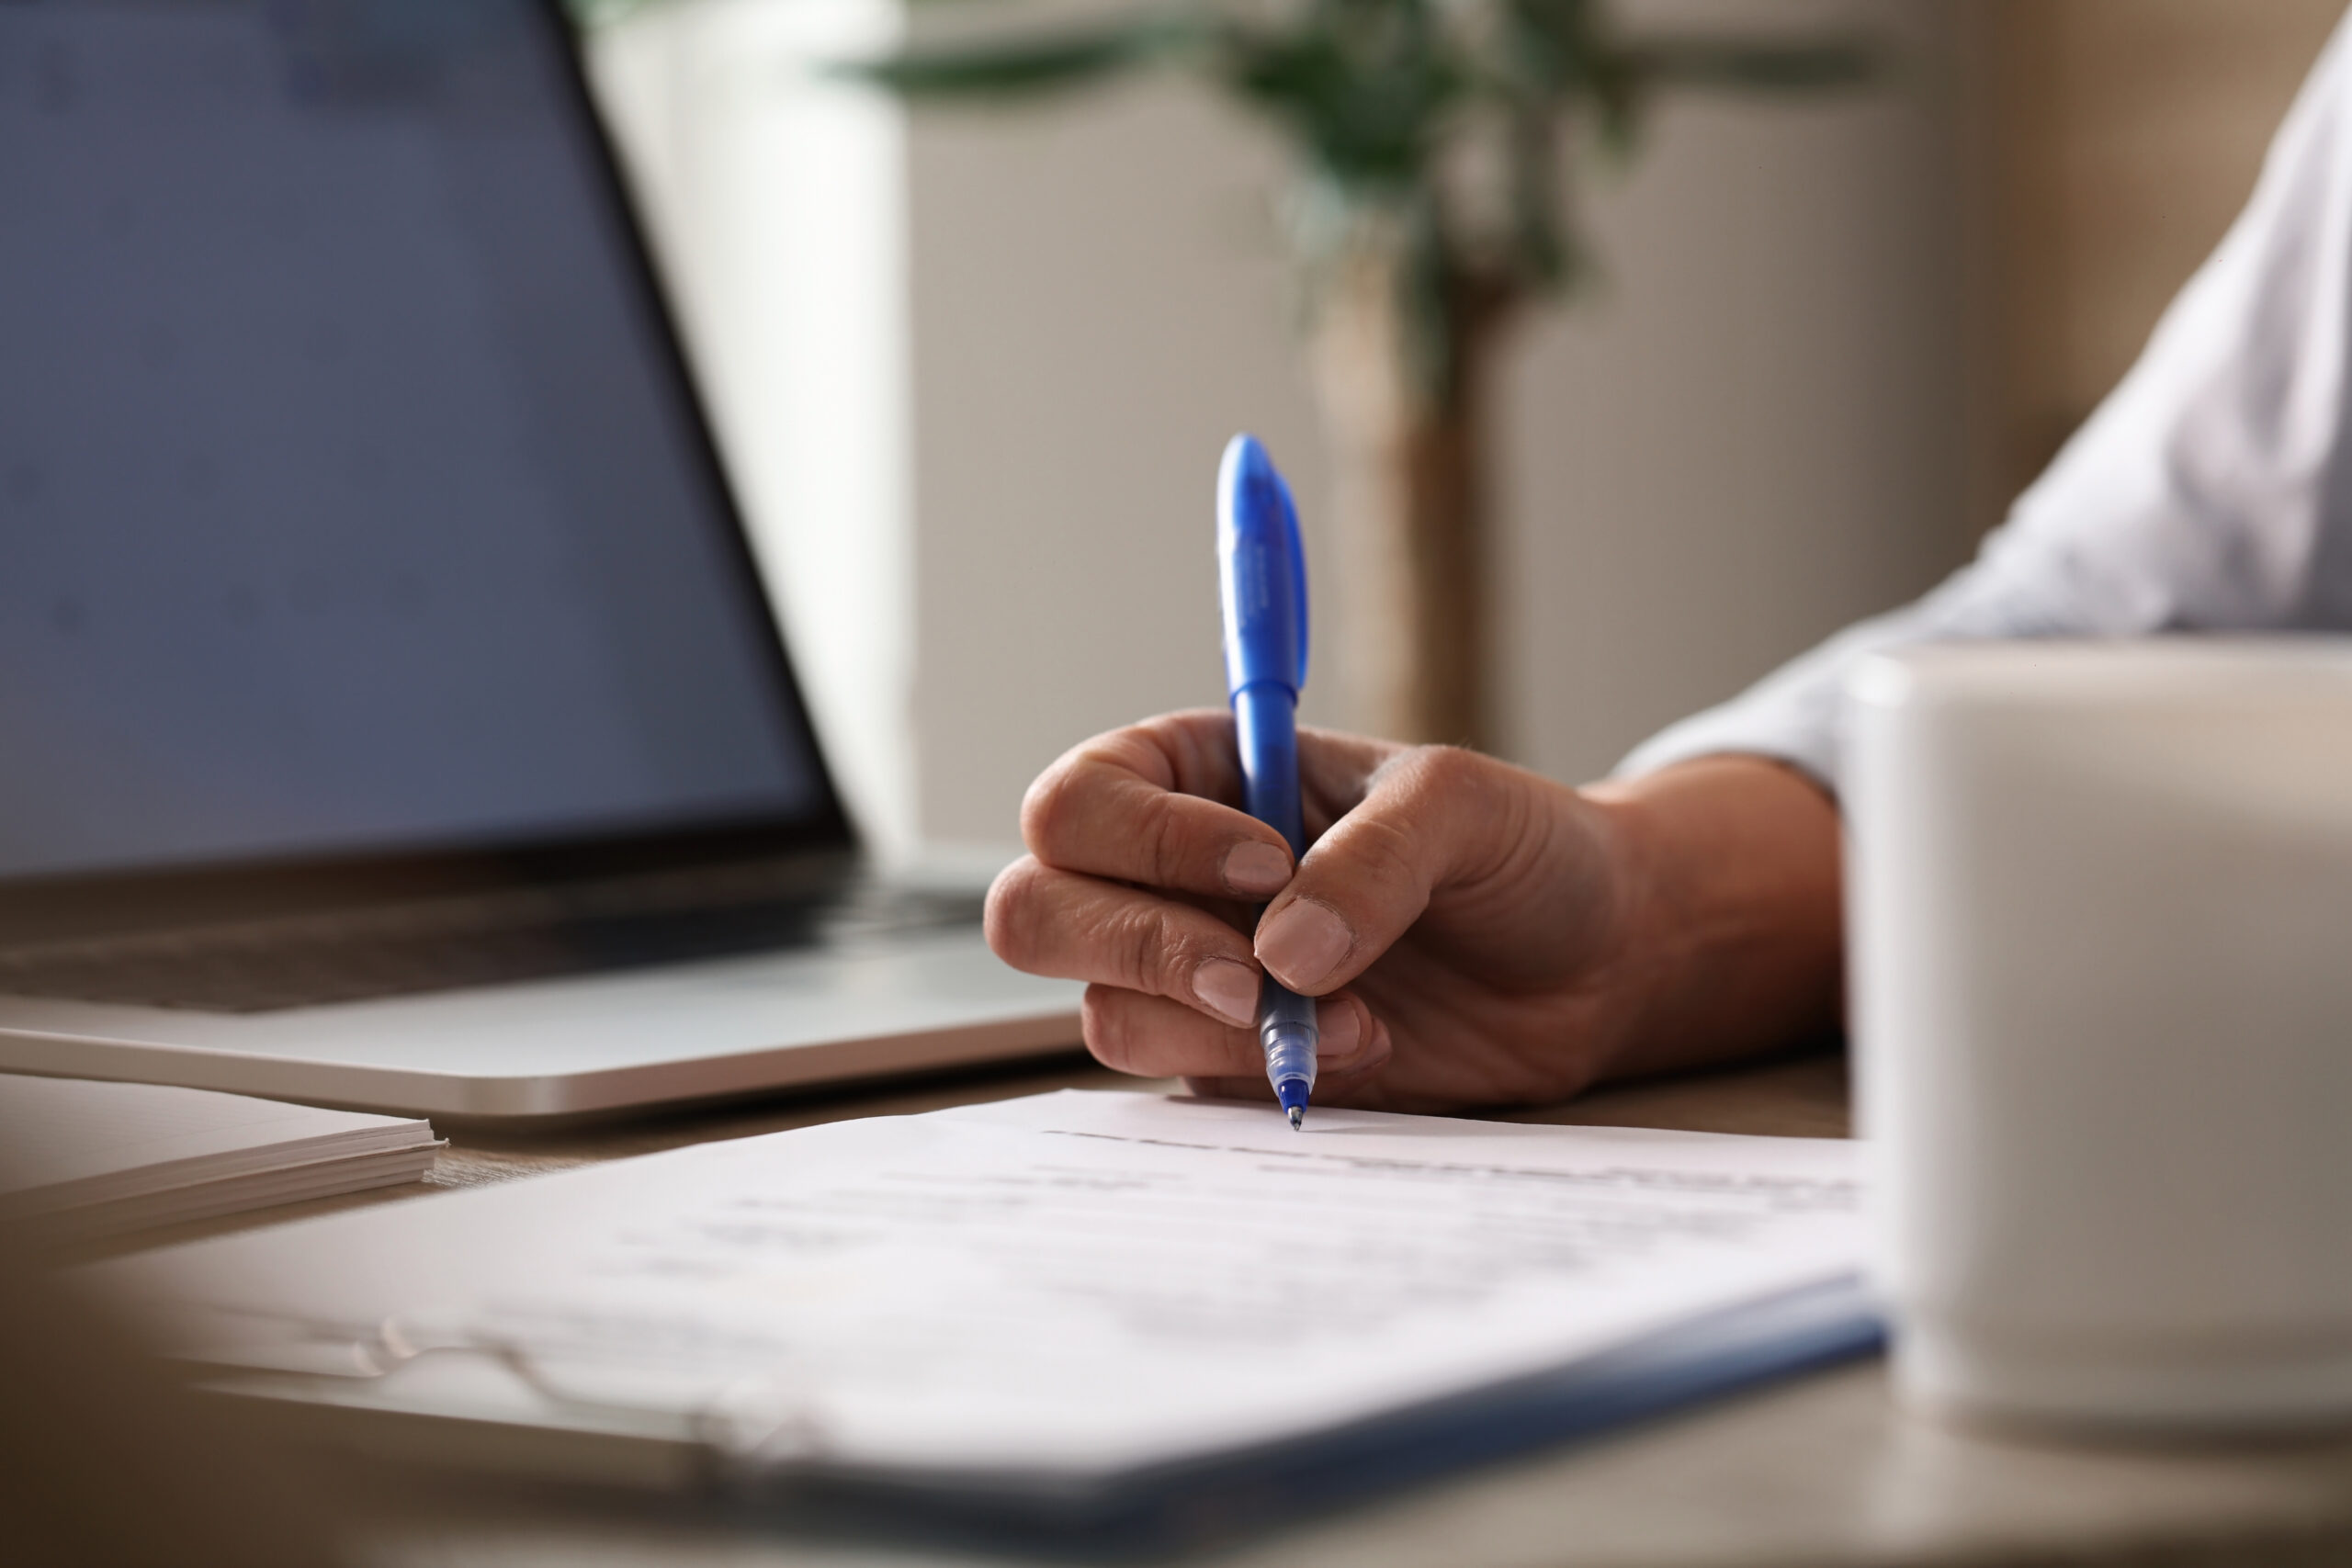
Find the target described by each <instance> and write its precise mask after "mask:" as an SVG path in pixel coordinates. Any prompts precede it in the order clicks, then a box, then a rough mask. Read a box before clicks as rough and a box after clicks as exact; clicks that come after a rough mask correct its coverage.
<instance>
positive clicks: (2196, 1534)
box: [141, 1056, 2352, 1568]
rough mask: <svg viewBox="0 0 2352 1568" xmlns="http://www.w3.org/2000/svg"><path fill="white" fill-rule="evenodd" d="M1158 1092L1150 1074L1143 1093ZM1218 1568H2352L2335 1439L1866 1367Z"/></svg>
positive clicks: (510, 1503) (564, 1157) (442, 1564)
mask: <svg viewBox="0 0 2352 1568" xmlns="http://www.w3.org/2000/svg"><path fill="white" fill-rule="evenodd" d="M1065 1086H1077V1087H1088V1088H1094V1087H1105V1088H1107V1087H1114V1086H1116V1087H1129V1088H1132V1087H1136V1084H1135V1080H1133V1079H1123V1078H1117V1077H1114V1076H1113V1075H1111V1074H1108V1073H1105V1072H1103V1071H1102V1070H1100V1069H1098V1068H1094V1067H1091V1066H1086V1065H1083V1064H1081V1063H1078V1062H1060V1063H1055V1064H1051V1065H1049V1066H1041V1067H1035V1068H1024V1069H1018V1070H1014V1071H1011V1072H1005V1073H1000V1074H995V1075H990V1076H987V1077H969V1078H964V1079H960V1080H955V1081H947V1082H937V1083H931V1084H925V1085H921V1086H916V1087H911V1088H898V1089H884V1090H874V1091H867V1092H857V1093H846V1094H837V1095H831V1096H827V1097H824V1098H802V1099H797V1100H783V1101H775V1102H772V1103H768V1104H764V1105H758V1106H752V1107H738V1108H732V1109H727V1110H721V1111H704V1112H698V1113H693V1114H683V1115H674V1116H670V1117H665V1118H662V1119H660V1120H657V1121H652V1122H642V1123H634V1124H628V1125H616V1126H611V1127H605V1128H591V1129H584V1130H575V1131H571V1132H566V1133H561V1134H547V1135H541V1136H515V1135H511V1134H485V1133H467V1132H460V1133H458V1135H456V1136H454V1137H452V1138H451V1140H450V1145H449V1147H448V1149H447V1150H446V1151H445V1152H444V1153H443V1155H442V1156H441V1158H440V1161H439V1164H438V1166H437V1168H435V1172H434V1174H433V1176H432V1178H431V1179H430V1181H429V1182H428V1183H424V1184H419V1185H416V1186H412V1187H409V1188H405V1189H393V1190H387V1191H384V1192H379V1193H373V1194H357V1195H354V1196H353V1197H349V1198H342V1199H328V1200H323V1201H319V1202H315V1203H309V1204H302V1205H297V1206H294V1207H293V1208H290V1209H283V1210H276V1211H271V1212H270V1213H267V1214H266V1215H261V1216H243V1217H240V1218H237V1219H232V1220H225V1221H214V1222H209V1223H206V1224H197V1225H189V1226H183V1227H179V1228H177V1229H175V1230H174V1231H171V1232H168V1233H163V1234H161V1235H154V1234H151V1235H148V1236H144V1237H141V1244H142V1245H152V1244H153V1243H154V1242H156V1241H159V1240H179V1239H191V1238H193V1237H195V1236H198V1235H219V1234H222V1233H224V1232H227V1231H233V1230H242V1229H249V1228H252V1227H253V1226H254V1225H255V1224H266V1223H275V1222H277V1221H278V1220H281V1219H285V1218H289V1217H294V1216H295V1215H298V1214H307V1213H322V1212H330V1211H333V1210H336V1209H342V1208H351V1207H357V1206H361V1205H364V1204H368V1203H374V1202H415V1201H429V1200H430V1197H431V1194H432V1193H433V1192H434V1191H435V1190H440V1189H446V1188H450V1187H466V1186H473V1185H478V1184H480V1183H482V1182H488V1181H504V1180H511V1179H517V1178H521V1177H527V1176H531V1175H536V1174H538V1173H541V1172H545V1171H549V1170H559V1169H563V1168H568V1167H571V1166H576V1165H585V1164H591V1163H594V1162H597V1161H600V1160H607V1159H616V1158H621V1157H624V1156H629V1155H636V1154H646V1153H651V1152H653V1151H655V1150H659V1149H666V1148H674V1147H677V1146H679V1145H684V1144H691V1143H698V1142H703V1141H707V1140H710V1139H717V1138H730V1137H742V1136H748V1135H751V1134H757V1133H766V1132H774V1131H777V1130H780V1129H784V1128H787V1127H799V1126H806V1125H809V1124H811V1123H813V1122H827V1121H834V1120H839V1119H842V1118H845V1117H850V1116H863V1115H877V1114H888V1113H892V1112H901V1111H920V1110H925V1109H930V1108H932V1107H935V1106H940V1105H946V1104H952V1103H958V1102H967V1101H976V1100H992V1099H1003V1098H1007V1097H1010V1096H1012V1095H1017V1094H1030V1093H1035V1092H1037V1091H1039V1090H1042V1089H1056V1088H1062V1087H1065ZM1162 1087H1168V1086H1162ZM1511 1119H1512V1120H1515V1121H1524V1122H1575V1123H1583V1124H1603V1125H1606V1124H1616V1125H1630V1126H1655V1127H1682V1128H1697V1129H1704V1130H1708V1131H1717V1132H1739V1133H1773V1134H1790V1135H1799V1136H1814V1137H1835V1136H1840V1135H1843V1134H1845V1133H1846V1132H1847V1130H1848V1110H1847V1091H1846V1080H1845V1071H1844V1065H1843V1063H1842V1062H1841V1061H1840V1060H1839V1059H1838V1058H1836V1057H1833V1056H1814V1057H1808V1058H1803V1059H1797V1060H1792V1061H1783V1062H1779V1063H1773V1064H1769V1065H1766V1066H1758V1067H1753V1068H1748V1069H1745V1070H1742V1071H1739V1072H1733V1073H1716V1074H1706V1075H1694V1076H1691V1077H1682V1078H1676V1079H1664V1080H1653V1081H1650V1082H1646V1083H1640V1084H1630V1085H1624V1086H1622V1087H1618V1088H1613V1089H1606V1090H1603V1091H1601V1092H1600V1093H1596V1094H1594V1095H1591V1096H1589V1097H1588V1098H1586V1099H1584V1100H1577V1101H1576V1102H1574V1103H1571V1104H1568V1105H1565V1106H1557V1107H1551V1108H1547V1109H1543V1110H1537V1111H1523V1112H1518V1113H1514V1114H1513V1116H1512V1117H1511ZM433 1517H434V1520H435V1522H434V1523H433V1524H432V1525H430V1526H429V1527H425V1526H419V1527H416V1528H415V1529H409V1530H406V1531H402V1530H401V1529H395V1531H394V1533H393V1537H392V1539H391V1540H389V1541H388V1542H387V1546H388V1548H389V1550H388V1551H387V1553H386V1555H385V1557H384V1558H383V1559H382V1560H383V1561H384V1562H390V1563H395V1564H411V1563H413V1564H418V1565H420V1568H422V1565H424V1564H432V1565H433V1568H475V1565H480V1568H525V1565H530V1568H540V1565H547V1568H554V1565H557V1564H567V1565H569V1564H575V1563H576V1564H583V1565H587V1568H652V1565H653V1564H657V1563H659V1564H662V1565H665V1568H667V1565H672V1564H675V1565H679V1568H752V1565H755V1564H756V1565H762V1568H766V1565H772V1564H773V1565H782V1564H786V1563H792V1564H806V1565H810V1568H886V1565H887V1568H950V1565H955V1564H967V1565H968V1564H972V1563H974V1562H989V1561H994V1562H1002V1561H1005V1560H1004V1559H1001V1558H1000V1559H974V1558H969V1557H960V1556H957V1555H956V1554H954V1553H951V1552H944V1551H928V1550H922V1549H912V1548H909V1547H906V1546H903V1545H899V1544H883V1543H857V1542H850V1543H844V1542H842V1541H839V1540H797V1539H793V1538H790V1537H788V1536H778V1535H775V1534H773V1533H752V1532H750V1531H748V1530H744V1529H734V1528H722V1527H716V1526H712V1525H710V1524H708V1523H704V1522H695V1521H694V1520H691V1519H680V1518H676V1517H649V1515H648V1514H647V1513H646V1512H645V1511H644V1510H642V1509H639V1508H636V1507H633V1506H628V1505H626V1504H624V1503H621V1502H618V1501H616V1500H613V1499H608V1498H598V1497H586V1496H581V1495H574V1494H564V1495H557V1496H548V1495H529V1496H525V1495H515V1494H513V1493H511V1492H481V1491H474V1490H469V1489H457V1490H453V1491H452V1492H451V1493H450V1494H449V1495H447V1497H446V1498H436V1500H435V1509H434V1514H433ZM1216 1561H1217V1562H1219V1563H1220V1564H1223V1565H1226V1568H1257V1565H1261V1564H1264V1565H1269V1568H1271V1565H1272V1564H1285V1565H1294V1568H1323V1565H1329V1568H1391V1565H1394V1568H1405V1565H1407V1564H1412V1565H1416V1568H1419V1565H1432V1568H1436V1565H1442V1568H1485V1565H1493V1568H1600V1565H1603V1564H1606V1565H1610V1568H1634V1565H1639V1568H1758V1565H1762V1564H1772V1565H1789V1568H1794V1565H1797V1564H1805V1565H1821V1568H1860V1565H1864V1564H1870V1565H1894V1564H1902V1565H1905V1568H1917V1565H1922V1564H1938V1565H1951V1568H1962V1565H1965V1568H1994V1565H1999V1568H2024V1565H2028V1564H2031V1565H2035V1568H2042V1565H2049V1568H2056V1565H2059V1564H2070V1565H2071V1564H2083V1565H2100V1568H2159V1565H2161V1568H2203V1565H2207V1564H2211V1565H2213V1568H2221V1565H2222V1564H2228V1565H2230V1568H2255V1565H2268V1564H2281V1565H2294V1568H2302V1565H2306V1564H2309V1565H2314V1568H2315V1565H2318V1564H2323V1563H2324V1564H2352V1440H2346V1441H2331V1442H2325V1443H2312V1444H2301V1445H2276V1446H2268V1447H2263V1446H2251V1447H2248V1446H2240V1447H2234V1448H2213V1449H2204V1450H2194V1449H2170V1450H2154V1449H2140V1450H2131V1449H2097V1448H2067V1447H2059V1446H2049V1445H2039V1444H2034V1443H2029V1442H2021V1441H2015V1440H2005V1439H2001V1438H1994V1437H1988V1436H1985V1435H1980V1434H1971V1433H1965V1432H1958V1431H1953V1430H1950V1429H1947V1428H1942V1427H1935V1426H1930V1425H1928V1424H1926V1423H1923V1422H1918V1421H1915V1420H1913V1419H1910V1418H1908V1417H1906V1416H1903V1415H1902V1414H1901V1413H1900V1412H1898V1411H1896V1410H1895V1409H1894V1408H1893V1407H1892V1405H1891V1404H1890V1403H1889V1401H1888V1399H1887V1395H1886V1388H1885V1379H1884V1376H1883V1371H1882V1370H1881V1368H1880V1367H1879V1366H1877V1365H1876V1364H1869V1365H1860V1366H1854V1367H1849V1368H1845V1369H1841V1370H1838V1371H1831V1372H1827V1373H1824V1374H1821V1375H1817V1376H1814V1377H1810V1378H1805V1379H1802V1380H1799V1381H1796V1382H1789V1383H1784V1384H1781V1385H1780V1386H1777V1387H1774V1388H1771V1389H1768V1390H1765V1391H1763V1392H1760V1393H1756V1394H1752V1395H1749V1396H1747V1397H1743V1398H1739V1399H1736V1400H1731V1401H1726V1402H1724V1403H1722V1404H1716V1405H1713V1406H1711V1407H1709V1408H1707V1409H1704V1410H1701V1411H1697V1412H1693V1413H1691V1414H1689V1415H1686V1416H1679V1417H1676V1418H1673V1419H1670V1420H1666V1421H1661V1422H1658V1423H1656V1424H1654V1425H1652V1426H1649V1427H1645V1428H1643V1429H1641V1430H1638V1431H1634V1432H1631V1433H1627V1434H1624V1435H1622V1436H1619V1437H1617V1438H1611V1439H1607V1440H1603V1441H1600V1442H1596V1443H1590V1444H1587V1445H1584V1446H1581V1447H1574V1448H1566V1449H1561V1450H1554V1451H1550V1452H1546V1453H1541V1454H1536V1455H1532V1456H1530V1457H1528V1458H1526V1459H1523V1460H1521V1461H1518V1462H1516V1463H1512V1464H1510V1465H1505V1466H1497V1467H1493V1468H1489V1469H1486V1470H1481V1471H1476V1472H1469V1473H1465V1474H1464V1475H1462V1476H1459V1477H1456V1478H1454V1479H1453V1480H1450V1481H1446V1482H1442V1483H1437V1484H1434V1485H1430V1486H1427V1487H1423V1488H1419V1489H1416V1490H1413V1491H1411V1492H1408V1493H1406V1494H1403V1495H1398V1496H1397V1497H1395V1498H1394V1499H1391V1500H1388V1501H1385V1502H1379V1503H1375V1504H1373V1505H1370V1506H1364V1507H1362V1508H1359V1509H1356V1510H1354V1511H1351V1512H1349V1513H1346V1514H1343V1515H1340V1516H1336V1517H1329V1518H1327V1519H1323V1520H1320V1521H1317V1522H1316V1523H1313V1524H1310V1525H1308V1526H1306V1527H1305V1528H1303V1529H1297V1530H1294V1531H1291V1532H1287V1533H1285V1534H1283V1535H1280V1536H1275V1537H1271V1538H1267V1539H1264V1540H1259V1541H1256V1542H1253V1543H1251V1544H1250V1545H1248V1546H1247V1547H1245V1548H1243V1549H1241V1550H1238V1551H1227V1552H1224V1553H1220V1554H1219V1555H1218V1556H1217V1558H1216Z"/></svg>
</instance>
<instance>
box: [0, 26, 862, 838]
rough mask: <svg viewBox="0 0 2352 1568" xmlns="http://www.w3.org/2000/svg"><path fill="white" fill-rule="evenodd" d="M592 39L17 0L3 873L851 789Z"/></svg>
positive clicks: (1, 291) (796, 800) (628, 828)
mask: <svg viewBox="0 0 2352 1568" xmlns="http://www.w3.org/2000/svg"><path fill="white" fill-rule="evenodd" d="M569 47H570V45H569V42H568V40H567V39H565V37H564V35H563V33H562V30H561V28H560V26H559V25H557V23H556V22H555V21H554V20H553V18H552V17H551V16H550V14H549V13H548V12H547V11H545V10H544V9H542V7H541V6H538V5H537V4H534V3H532V0H176V3H159V0H52V3H46V4H44V3H32V4H21V3H20V4H12V5H5V6H0V214H6V218H5V220H0V878H20V877H42V878H47V877H54V876H76V875H81V874H94V873H115V874H120V873H123V872H127V871H133V870H148V869H155V868H169V867H193V866H202V865H208V864H211V865H217V864H220V863H253V862H283V861H288V860H300V859H302V858H304V857H322V856H324V857H332V856H355V855H356V856H365V855H369V854H376V853H382V852H405V851H423V850H435V849H464V848H466V847H468V846H497V845H501V844H510V843H513V844H545V843H560V842H565V841H571V840H591V839H594V838H596V837H597V836H599V835H605V836H611V835H624V836H625V835H630V834H637V835H644V834H659V833H663V832H675V831H682V830H693V829H715V828H718V827H720V826H723V825H736V824H757V823H779V822H787V823H788V822H791V821H795V820H801V819H813V818H824V819H826V820H829V821H835V822H837V821H838V813H837V809H836V807H834V805H833V802H832V797H831V789H830V786H829V785H828V784H827V783H826V781H825V778H824V773H823V770H822V768H821V765H820V763H819V761H818V760H817V755H816V752H815V750H814V747H813V745H812V744H811V742H810V741H809V739H808V730H807V726H806V724H805V722H804V721H803V719H802V718H801V716H800V713H799V708H798V705H797V696H796V695H795V694H794V692H793V689H792V685H791V681H790V677H789V675H788V674H787V673H786V669H785V666H784V663H783V660H782V656H781V653H780V651H779V649H777V647H776V644H775V633H774V631H773V629H772V627H771V626H769V624H768V622H767V620H766V612H765V609H764V607H763V604H762V603H761V601H760V599H759V596H758V593H757V591H756V588H755V587H754V585H753V578H752V572H751V570H750V568H749V563H748V558H747V557H746V555H745V554H744V550H743V546H742V541H741V535H740V532H739V530H738V528H737V525H736V523H735V520H734V517H733V513H732V512H731V510H730V505H729V500H728V497H727V495H726V493H725V491H724V488H723V486H722V484H721V482H720V480H719V479H718V473H717V470H716V468H715V465H714V463H713V461H712V459H711V457H710V453H709V450H708V447H707V441H706V437H705V434H704V433H703V429H702V426H701V424H700V423H699V419H698V415H697V414H696V412H695V405H694V401H693V399H692V397H691V395H690V394H689V392H688V391H687V389H686V388H685V386H684V383H683V381H682V379H681V377H680V372H679V368H678V365H677V362H676V356H675V353H674V349H673V342H672V340H671V338H670V336H669V335H668V334H669V329H668V327H667V324H666V322H665V321H664V319H663V318H662V314H661V311H660V308H659V305H658V303H657V302H656V300H655V298H654V295H653V293H652V291H651V289H650V287H649V284H648V280H647V278H646V276H645V275H644V269H643V262H642V256H641V253H640V252H639V249H638V248H637V243H636V240H635V237H634V235H633V234H632V232H631V231H630V230H629V228H628V218H627V216H626V213H625V211H624V209H623V207H622V205H621V203H620V202H619V200H618V199H617V196H616V190H615V187H614V185H613V181H612V177H611V173H610V170H609V168H608V166H607V164H606V163H605V152H604V150H603V147H602V144H601V142H600V141H599V140H598V135H597V132H596V130H595V129H594V125H593V123H592V121H591V119H590V118H589V117H588V114H587V111H586V107H585V104H584V100H583V99H582V96H581V93H580V88H579V83H578V79H577V75H576V70H575V67H574V65H573V63H572V62H571V60H570V59H568V58H567V56H566V51H567V50H568V49H569Z"/></svg>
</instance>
